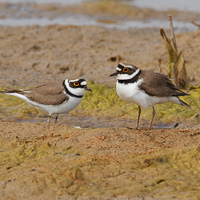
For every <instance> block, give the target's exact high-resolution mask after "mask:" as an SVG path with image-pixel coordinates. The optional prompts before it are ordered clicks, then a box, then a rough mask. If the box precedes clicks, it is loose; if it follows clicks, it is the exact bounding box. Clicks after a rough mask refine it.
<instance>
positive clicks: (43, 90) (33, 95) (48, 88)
mask: <svg viewBox="0 0 200 200" xmlns="http://www.w3.org/2000/svg"><path fill="white" fill-rule="evenodd" d="M4 93H7V94H10V95H13V96H17V97H19V98H22V99H23V96H25V97H27V98H28V99H29V100H31V101H35V102H37V103H40V104H44V105H58V104H62V103H63V102H65V101H68V100H69V96H67V95H66V94H65V93H64V88H63V87H62V82H60V84H56V83H49V84H45V85H40V86H38V87H35V88H32V89H30V90H17V89H14V90H7V91H5V92H4ZM15 94H16V95H15ZM17 94H20V95H17Z"/></svg>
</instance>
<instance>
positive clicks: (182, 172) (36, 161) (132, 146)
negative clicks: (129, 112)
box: [0, 122, 200, 199]
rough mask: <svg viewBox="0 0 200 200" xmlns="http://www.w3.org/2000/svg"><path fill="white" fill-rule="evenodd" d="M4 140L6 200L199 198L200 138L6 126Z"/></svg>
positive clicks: (0, 126)
mask: <svg viewBox="0 0 200 200" xmlns="http://www.w3.org/2000/svg"><path fill="white" fill-rule="evenodd" d="M0 132H1V135H0V144H1V147H0V151H1V154H0V156H1V159H0V160H1V161H0V162H1V168H0V170H1V175H0V193H1V197H2V198H3V199H49V198H53V199H128V198H131V199H141V198H147V199H172V198H176V199H192V198H197V197H198V195H199V189H200V188H199V181H200V180H199V179H200V177H199V175H198V174H199V156H200V153H199V145H200V143H199V141H200V138H199V135H200V133H199V130H196V131H194V130H156V131H155V130H153V131H142V130H139V131H136V130H130V129H124V128H118V129H116V128H113V129H106V128H104V129H103V128H100V129H75V128H70V127H68V126H63V125H57V126H54V125H52V124H51V126H50V127H47V124H46V123H6V122H4V123H0ZM191 180H192V181H191Z"/></svg>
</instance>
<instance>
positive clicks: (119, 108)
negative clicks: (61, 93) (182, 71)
mask: <svg viewBox="0 0 200 200" xmlns="http://www.w3.org/2000/svg"><path fill="white" fill-rule="evenodd" d="M89 87H90V88H91V89H92V92H86V94H85V96H84V97H83V100H82V102H81V103H80V105H79V106H78V107H77V109H75V110H74V111H72V113H73V115H78V114H79V112H81V114H82V115H85V116H94V115H95V116H100V117H102V118H120V117H123V118H127V119H137V115H138V106H137V105H136V104H134V103H126V102H124V101H122V100H120V98H119V97H118V95H117V94H116V89H115V87H111V86H106V85H104V84H95V83H93V82H89ZM189 94H190V95H188V96H185V97H181V99H182V100H184V101H185V102H187V104H189V105H190V106H191V108H192V109H187V108H185V107H183V106H180V105H177V104H174V103H165V104H158V105H156V106H155V108H156V116H155V118H156V119H157V120H159V121H164V122H171V121H176V120H180V119H183V120H187V119H188V120H189V119H190V118H191V117H192V116H194V115H195V114H197V113H200V89H199V88H197V89H193V90H191V91H190V92H189ZM0 111H1V113H0V117H1V118H3V117H10V118H16V119H30V118H33V117H36V116H44V115H47V113H44V112H42V111H40V110H39V109H36V108H33V107H31V106H30V105H28V104H27V103H26V102H24V101H23V100H21V99H19V98H16V97H12V96H8V95H5V94H0ZM151 115H152V109H151V108H148V109H146V110H144V109H142V116H141V117H142V118H143V119H149V118H151Z"/></svg>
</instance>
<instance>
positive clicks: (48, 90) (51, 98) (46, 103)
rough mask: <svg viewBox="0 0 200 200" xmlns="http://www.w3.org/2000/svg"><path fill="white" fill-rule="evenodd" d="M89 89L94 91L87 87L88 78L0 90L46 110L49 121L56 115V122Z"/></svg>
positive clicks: (72, 107)
mask: <svg viewBox="0 0 200 200" xmlns="http://www.w3.org/2000/svg"><path fill="white" fill-rule="evenodd" d="M87 90H89V91H92V90H91V89H90V88H88V87H87V82H86V80H84V79H75V80H68V79H66V80H64V81H60V82H52V83H48V84H45V85H40V86H38V87H35V88H32V89H30V90H21V89H19V90H16V89H14V90H7V91H0V92H1V93H4V94H7V95H12V96H15V97H18V98H20V99H23V100H24V101H26V102H27V103H29V104H30V105H31V106H35V107H38V108H40V109H41V110H43V111H46V112H47V113H49V118H48V122H50V119H51V116H52V115H55V116H56V117H55V123H56V122H57V119H58V115H59V114H64V113H68V112H70V111H71V110H73V109H74V108H76V107H77V106H78V104H79V103H80V102H81V100H82V98H83V96H84V94H85V92H86V91H87Z"/></svg>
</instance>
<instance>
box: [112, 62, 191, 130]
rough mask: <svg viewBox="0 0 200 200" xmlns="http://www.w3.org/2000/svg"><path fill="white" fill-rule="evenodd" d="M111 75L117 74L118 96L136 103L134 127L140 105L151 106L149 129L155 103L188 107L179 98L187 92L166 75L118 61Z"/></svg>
mask: <svg viewBox="0 0 200 200" xmlns="http://www.w3.org/2000/svg"><path fill="white" fill-rule="evenodd" d="M111 76H117V83H116V90H117V94H118V96H119V97H120V98H121V99H123V100H125V101H127V102H134V103H136V104H137V105H138V119H137V125H136V129H138V127H139V121H140V114H141V107H142V108H144V109H146V108H148V107H150V106H151V107H152V108H153V114H152V119H151V122H150V125H149V129H151V126H152V123H153V119H154V116H155V109H154V105H155V104H160V103H166V102H173V103H176V104H179V105H182V106H185V107H186V108H190V106H189V105H188V104H186V103H185V102H184V101H182V100H181V99H179V96H185V95H188V94H186V93H185V92H183V91H181V90H179V89H178V88H176V87H175V86H174V85H173V83H172V82H171V81H170V80H169V78H168V77H167V76H166V75H163V74H159V73H155V72H153V71H152V70H141V69H139V68H137V67H136V66H134V65H130V64H123V63H120V64H118V66H117V68H116V72H115V73H113V74H111V75H110V77H111Z"/></svg>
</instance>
